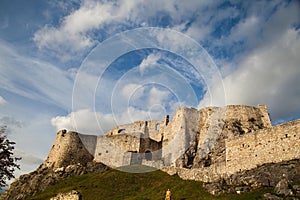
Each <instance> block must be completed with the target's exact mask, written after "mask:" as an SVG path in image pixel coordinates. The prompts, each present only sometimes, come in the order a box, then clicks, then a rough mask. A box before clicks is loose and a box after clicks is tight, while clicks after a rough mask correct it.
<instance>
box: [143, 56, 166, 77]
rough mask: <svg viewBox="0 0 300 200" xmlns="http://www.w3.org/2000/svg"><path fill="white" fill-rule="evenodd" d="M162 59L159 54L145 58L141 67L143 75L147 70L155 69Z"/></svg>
mask: <svg viewBox="0 0 300 200" xmlns="http://www.w3.org/2000/svg"><path fill="white" fill-rule="evenodd" d="M160 57H161V56H160V55H158V54H150V55H148V56H147V58H145V59H144V60H143V61H142V62H141V64H140V65H139V70H140V73H141V75H143V74H144V73H145V71H146V70H147V69H149V68H153V67H155V65H156V64H157V61H158V60H159V59H160Z"/></svg>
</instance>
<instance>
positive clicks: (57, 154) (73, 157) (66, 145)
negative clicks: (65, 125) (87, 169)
mask: <svg viewBox="0 0 300 200" xmlns="http://www.w3.org/2000/svg"><path fill="white" fill-rule="evenodd" d="M92 160H93V155H92V154H90V153H89V151H88V150H87V149H86V148H85V145H84V144H83V143H82V141H81V139H80V138H79V135H78V133H76V132H72V131H69V132H66V130H61V131H59V132H58V133H57V136H56V138H55V141H54V144H53V146H52V148H51V150H50V152H49V154H48V157H47V159H46V161H45V162H44V165H46V166H47V167H54V168H59V167H65V166H68V165H72V164H78V163H81V164H83V165H84V164H86V163H87V162H89V161H92Z"/></svg>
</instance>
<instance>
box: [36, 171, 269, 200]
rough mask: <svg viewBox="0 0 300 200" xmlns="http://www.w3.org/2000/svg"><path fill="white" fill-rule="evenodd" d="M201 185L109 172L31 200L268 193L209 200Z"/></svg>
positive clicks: (74, 180)
mask: <svg viewBox="0 0 300 200" xmlns="http://www.w3.org/2000/svg"><path fill="white" fill-rule="evenodd" d="M202 184H203V183H201V182H196V181H185V180H182V179H180V178H179V177H178V176H169V175H168V174H166V173H164V172H161V171H153V172H148V173H138V174H133V173H126V172H121V171H118V170H109V171H107V172H105V173H103V174H85V175H81V176H74V177H70V178H68V179H65V180H63V181H60V182H58V183H56V184H55V185H53V186H50V187H48V188H47V189H46V190H45V191H44V192H42V193H40V194H38V195H36V196H34V197H32V198H30V199H36V200H37V199H43V200H44V199H49V198H50V197H53V196H55V195H56V194H57V193H59V192H69V191H71V190H73V189H74V190H77V191H79V192H80V193H81V194H82V196H83V200H89V199H91V200H95V199H105V200H109V199H122V200H123V199H124V200H125V199H126V200H134V199H135V200H138V199H139V200H142V199H144V200H145V199H153V200H154V199H155V200H159V199H162V200H163V199H164V196H165V192H166V191H167V189H168V188H169V189H170V190H171V192H172V200H176V199H182V200H183V199H261V197H262V194H264V193H266V192H271V189H261V190H259V191H255V192H252V193H246V194H242V195H237V194H227V195H222V196H212V195H211V194H209V193H208V192H206V191H205V189H204V188H203V187H202Z"/></svg>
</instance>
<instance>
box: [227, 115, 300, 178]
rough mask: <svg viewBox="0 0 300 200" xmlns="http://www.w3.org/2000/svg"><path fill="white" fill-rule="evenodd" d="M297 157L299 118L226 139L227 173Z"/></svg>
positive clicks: (299, 139) (299, 143)
mask: <svg viewBox="0 0 300 200" xmlns="http://www.w3.org/2000/svg"><path fill="white" fill-rule="evenodd" d="M296 158H300V120H297V121H293V122H289V123H286V124H282V125H277V126H274V127H272V128H268V129H262V130H258V131H255V132H252V133H249V134H247V135H244V136H242V137H236V138H233V139H231V140H228V141H226V168H227V173H229V174H233V173H236V172H239V171H244V170H249V169H252V168H255V167H257V166H259V165H262V164H264V163H278V162H282V161H287V160H292V159H296Z"/></svg>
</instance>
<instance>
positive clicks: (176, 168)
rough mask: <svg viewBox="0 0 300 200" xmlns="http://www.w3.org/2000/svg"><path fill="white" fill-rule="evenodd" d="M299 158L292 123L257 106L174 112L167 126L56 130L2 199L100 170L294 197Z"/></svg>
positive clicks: (299, 134)
mask: <svg viewBox="0 0 300 200" xmlns="http://www.w3.org/2000/svg"><path fill="white" fill-rule="evenodd" d="M299 159H300V120H295V121H292V122H288V123H285V124H280V125H276V126H272V124H271V120H270V118H269V115H268V111H267V108H266V106H265V105H258V107H253V106H245V105H229V106H226V107H223V108H220V107H207V108H203V109H200V110H197V109H194V108H186V107H182V108H178V109H177V111H176V113H175V115H174V116H173V118H172V120H170V117H169V116H168V115H167V116H166V117H165V118H164V119H162V120H150V121H137V122H134V123H132V124H125V125H120V126H117V127H115V128H113V129H112V130H109V131H108V132H107V133H105V134H104V135H103V134H100V135H98V136H92V135H84V134H80V133H77V132H73V131H66V130H61V131H59V132H58V133H57V136H56V139H55V141H54V144H53V146H52V148H51V150H50V152H49V154H48V157H47V159H46V160H45V162H44V163H43V164H42V165H41V166H40V167H39V168H38V169H37V170H36V171H34V172H32V173H30V174H28V175H23V176H21V177H20V178H19V180H17V181H16V182H15V183H13V184H12V185H11V187H10V189H9V190H8V191H7V192H6V193H5V194H4V195H2V197H5V198H7V199H18V198H19V199H23V198H25V197H29V196H32V195H35V194H37V193H38V192H41V191H43V190H45V189H46V188H47V187H48V186H51V185H53V184H54V183H56V182H58V181H61V180H64V179H65V178H68V177H73V176H74V175H82V174H92V173H103V172H104V173H105V171H107V170H108V167H107V166H109V167H112V168H120V167H124V166H148V168H144V167H142V168H141V169H143V170H144V171H141V172H147V171H149V170H150V171H152V170H153V169H154V168H155V169H160V170H162V171H164V172H167V173H168V174H170V175H176V176H177V175H178V176H179V177H180V178H181V179H184V180H193V181H199V182H203V183H205V188H206V189H207V191H209V192H210V193H211V194H214V195H217V194H222V193H226V192H235V193H243V192H246V191H252V190H255V189H257V188H260V187H276V186H277V185H278V184H279V185H284V189H283V190H281V191H280V192H278V194H281V193H283V194H284V195H292V196H295V195H296V196H297V195H299V191H298V190H299V188H298V187H297V184H299V183H298V182H299V179H300V167H299ZM136 169H137V168H134V169H133V171H132V169H131V168H130V167H127V168H125V169H124V168H123V170H129V171H130V172H135V170H136ZM292 184H294V185H295V184H296V186H295V188H292V186H291V185H292ZM28 186H29V187H28ZM278 187H279V186H278Z"/></svg>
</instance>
